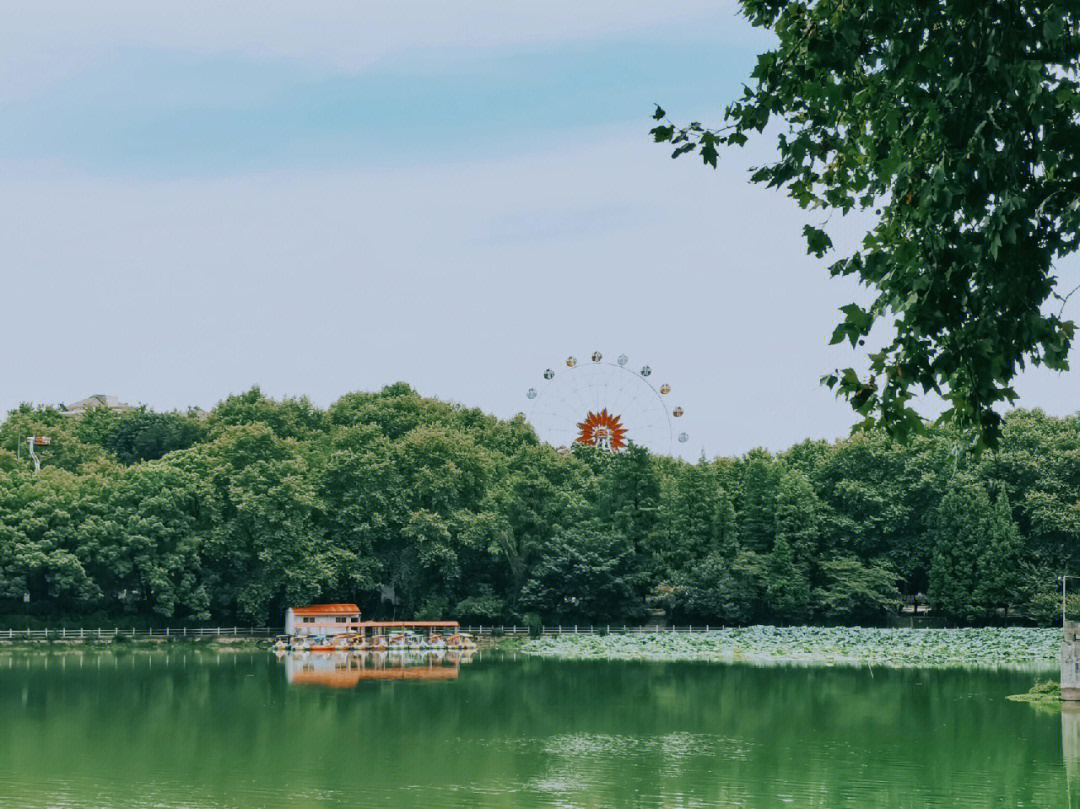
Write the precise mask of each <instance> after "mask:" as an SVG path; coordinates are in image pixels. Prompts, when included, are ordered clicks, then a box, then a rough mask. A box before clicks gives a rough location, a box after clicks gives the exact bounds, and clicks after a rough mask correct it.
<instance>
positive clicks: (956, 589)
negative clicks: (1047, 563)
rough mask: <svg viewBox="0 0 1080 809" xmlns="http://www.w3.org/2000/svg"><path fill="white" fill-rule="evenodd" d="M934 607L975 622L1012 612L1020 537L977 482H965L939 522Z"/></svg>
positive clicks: (1003, 508) (1001, 502)
mask: <svg viewBox="0 0 1080 809" xmlns="http://www.w3.org/2000/svg"><path fill="white" fill-rule="evenodd" d="M935 533H936V541H935V545H936V551H935V554H934V561H933V565H932V567H931V569H930V591H929V593H928V595H929V596H930V602H931V604H932V605H933V606H934V608H935V609H936V610H940V611H941V612H942V613H944V614H945V615H946V616H949V617H952V618H955V619H958V620H960V621H964V622H966V623H974V622H978V621H986V620H989V619H992V618H994V617H995V616H996V615H997V612H998V610H999V609H1002V610H1007V609H1008V607H1009V604H1010V602H1011V601H1012V599H1013V598H1014V597H1015V595H1016V593H1015V591H1016V589H1017V586H1018V584H1019V562H1020V559H1019V552H1020V537H1019V533H1018V532H1017V529H1016V525H1015V523H1013V521H1012V515H1011V514H1010V512H1009V505H1008V500H1007V499H1006V498H1005V496H1004V495H999V497H998V498H997V501H996V502H995V503H994V504H993V505H991V502H990V497H989V495H988V494H987V492H986V489H985V487H984V486H983V485H982V484H981V483H979V482H978V481H974V480H971V479H960V480H959V481H958V482H957V483H955V484H954V485H953V487H952V488H951V489H950V490H949V491H948V492H947V493H946V494H945V497H943V498H942V501H941V505H940V506H939V507H938V510H937V514H936V517H935Z"/></svg>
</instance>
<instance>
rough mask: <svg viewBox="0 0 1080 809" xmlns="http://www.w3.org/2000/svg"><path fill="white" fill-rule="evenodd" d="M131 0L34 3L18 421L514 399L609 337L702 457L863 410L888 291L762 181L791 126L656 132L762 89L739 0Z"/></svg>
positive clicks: (13, 172) (1063, 384) (14, 246)
mask: <svg viewBox="0 0 1080 809" xmlns="http://www.w3.org/2000/svg"><path fill="white" fill-rule="evenodd" d="M97 5H99V6H107V8H106V9H96V10H94V11H91V10H90V9H91V6H90V5H88V4H84V3H75V2H48V1H46V2H43V3H41V4H37V3H35V4H33V7H32V8H31V7H30V4H15V3H8V2H6V1H5V0H0V270H2V274H0V279H2V283H3V287H4V291H5V295H4V298H5V302H6V304H7V305H6V306H5V315H4V316H3V317H0V340H2V344H3V354H2V356H3V363H2V364H0V407H2V408H3V409H4V410H7V409H9V408H10V407H12V406H14V405H15V404H17V403H18V402H19V401H22V400H31V401H35V402H59V401H73V400H75V399H78V398H81V397H83V396H85V395H88V394H90V393H112V394H117V395H119V396H120V397H121V398H123V399H125V400H127V401H133V402H145V403H147V404H149V405H151V406H153V407H156V408H173V407H184V406H187V405H199V406H203V407H210V406H212V405H213V404H214V403H215V402H216V401H217V400H219V399H220V398H221V397H223V396H225V395H227V394H228V393H230V392H236V391H239V390H242V389H244V388H246V387H248V386H249V385H251V384H254V383H258V384H260V385H262V386H263V388H264V389H265V390H267V391H268V392H269V393H272V394H274V395H285V394H301V393H306V394H309V395H310V396H312V398H313V399H314V400H315V401H316V402H317V403H319V404H322V405H325V404H328V403H329V402H331V401H333V399H335V398H336V397H337V396H339V395H341V394H342V393H344V392H347V391H349V390H355V389H373V388H378V387H380V386H382V385H384V384H387V383H390V382H393V381H396V380H399V379H403V380H405V381H408V382H410V383H411V384H413V385H414V386H415V387H416V388H418V389H419V390H420V391H421V392H423V393H425V394H430V395H435V396H440V397H442V398H446V399H453V400H456V401H460V402H463V403H466V404H469V405H478V406H480V407H483V408H484V409H485V410H487V411H490V412H493V413H496V414H498V415H500V416H510V415H512V414H513V413H514V412H516V411H518V410H524V409H527V400H526V399H525V396H524V394H525V391H526V390H527V389H528V388H529V387H530V386H533V385H535V384H537V382H538V381H539V380H540V374H541V373H542V371H543V369H544V368H545V367H547V366H549V365H553V364H555V363H557V362H559V361H560V360H561V359H563V358H564V357H565V356H566V355H568V354H576V355H577V356H579V357H582V356H586V355H588V354H590V353H591V352H592V351H593V350H597V349H599V350H602V351H604V352H605V353H607V354H609V355H611V356H614V355H616V354H618V353H620V352H626V353H628V354H630V355H631V357H632V361H633V362H635V363H636V362H638V361H643V362H648V363H649V364H650V365H651V366H652V367H653V368H654V369H656V371H657V374H658V376H662V377H663V379H664V380H665V381H669V382H670V383H671V384H672V385H674V386H675V389H676V393H677V394H678V396H679V397H680V398H679V402H680V403H681V404H682V405H683V406H684V407H685V408H686V411H687V416H686V419H685V426H686V429H687V430H688V432H690V434H691V440H690V442H688V444H687V445H685V446H684V447H680V449H681V450H683V451H684V452H685V454H686V455H688V456H690V457H696V456H697V454H698V453H699V452H701V451H702V450H704V451H705V452H706V453H707V454H709V455H713V454H718V453H736V452H743V451H745V450H746V449H749V448H750V447H753V446H757V445H764V446H768V447H770V448H773V449H779V448H782V447H784V446H787V445H789V444H790V443H792V442H794V441H796V440H799V439H801V438H803V437H807V436H811V437H829V438H831V437H836V436H838V435H842V434H844V433H845V432H846V431H847V429H848V427H849V426H850V424H851V423H852V421H853V419H852V418H851V415H850V413H849V412H848V410H847V408H846V406H845V405H844V404H843V403H842V402H837V401H835V400H834V399H833V398H832V396H831V394H829V393H828V392H827V391H825V390H823V389H822V388H820V386H819V385H818V382H817V380H818V378H819V376H820V375H821V374H822V373H823V372H826V371H829V370H832V369H833V368H835V367H837V365H842V364H846V363H848V362H849V360H850V355H849V354H848V353H847V352H846V350H845V349H843V348H828V347H827V346H826V341H827V338H828V335H829V333H830V332H831V330H832V326H833V325H834V322H835V320H836V317H837V314H836V309H837V307H838V306H840V305H842V304H843V303H845V302H847V301H849V300H851V299H852V296H853V295H858V294H859V292H858V290H856V289H854V288H853V287H852V286H851V284H850V283H848V282H844V281H830V280H828V279H827V278H826V274H825V272H824V269H823V267H822V265H821V263H820V262H818V261H816V260H814V259H811V258H808V257H807V256H806V255H805V248H804V246H803V244H802V241H801V238H800V237H799V232H800V229H801V225H802V222H803V221H805V219H804V215H803V214H801V213H800V212H798V211H797V210H796V209H795V208H794V207H793V206H792V205H791V204H790V203H789V202H788V201H787V200H785V199H784V198H783V197H781V196H779V195H777V194H776V193H775V192H768V191H765V190H762V189H758V188H753V187H751V186H750V185H749V184H748V183H747V181H746V168H747V166H748V165H749V164H750V163H752V162H753V161H754V159H755V158H756V159H758V160H761V159H764V158H765V157H767V155H768V151H767V149H768V146H767V144H761V145H760V146H757V147H755V149H753V150H751V151H750V152H749V153H747V154H736V155H732V156H730V158H729V159H727V160H726V161H725V162H724V163H723V165H722V166H721V169H720V170H719V171H716V172H713V171H708V170H705V169H702V168H701V167H699V166H698V165H695V164H693V163H692V162H690V161H686V160H683V161H679V162H672V161H671V160H670V159H669V158H668V153H667V152H666V151H665V150H664V149H663V148H661V147H658V146H654V145H651V144H650V143H649V142H648V138H647V134H646V133H647V131H648V128H649V126H650V121H649V114H650V112H651V109H652V103H653V102H656V101H659V102H661V103H663V104H664V105H665V107H667V108H668V109H669V110H670V111H671V112H672V113H673V114H674V115H677V116H678V117H679V118H682V119H692V118H700V119H702V120H715V118H716V117H717V115H718V112H719V110H721V109H722V107H723V105H724V103H725V102H726V101H728V100H730V98H731V97H732V96H733V95H734V94H735V93H736V92H737V91H738V88H739V85H740V82H741V81H742V80H743V79H744V78H745V76H746V74H747V72H748V70H749V68H750V67H751V65H752V63H753V56H754V53H755V49H756V48H758V47H760V46H761V44H762V43H763V42H764V41H766V40H763V38H762V36H761V35H760V34H758V33H757V32H754V31H751V30H750V29H749V27H748V26H747V25H746V23H745V22H744V21H743V20H741V19H740V18H739V17H737V16H736V15H735V14H734V12H733V10H732V9H733V5H732V4H731V3H726V2H714V3H701V2H692V0H687V2H680V3H673V4H655V3H598V4H580V3H570V2H561V1H556V0H552V2H550V3H542V4H535V3H532V4H525V3H520V4H518V3H508V2H499V3H495V2H475V3H468V4H463V3H453V4H451V3H425V2H408V3H405V2H403V3H395V4H386V3H360V2H357V3H345V2H340V3H339V2H329V1H328V2H323V3H315V4H311V3H304V4H300V3H294V4H275V3H248V2H235V3H230V4H220V3H214V2H209V1H208V0H192V2H189V3H185V4H177V5H176V6H170V7H167V8H161V9H156V8H154V7H155V6H157V5H159V4H154V3H145V2H142V3H137V2H131V1H129V0H114V2H110V3H107V4H97ZM834 224H835V223H834ZM857 232H858V230H857V227H856V226H855V223H851V224H844V223H841V225H840V228H839V231H838V236H837V238H838V240H840V241H841V242H842V241H843V240H844V239H849V240H850V239H851V238H854V236H855V235H856V234H857ZM1074 274H1075V273H1074ZM1020 390H1021V392H1022V393H1024V394H1025V397H1026V398H1025V402H1024V403H1025V404H1029V405H1032V406H1034V405H1041V406H1044V407H1046V408H1047V409H1048V410H1050V411H1051V412H1072V411H1073V410H1075V409H1076V406H1077V396H1076V394H1077V392H1078V391H1077V385H1076V383H1075V377H1073V376H1055V375H1051V374H1047V373H1035V374H1031V375H1029V376H1028V378H1026V379H1025V380H1024V381H1023V382H1022V383H1021V385H1020Z"/></svg>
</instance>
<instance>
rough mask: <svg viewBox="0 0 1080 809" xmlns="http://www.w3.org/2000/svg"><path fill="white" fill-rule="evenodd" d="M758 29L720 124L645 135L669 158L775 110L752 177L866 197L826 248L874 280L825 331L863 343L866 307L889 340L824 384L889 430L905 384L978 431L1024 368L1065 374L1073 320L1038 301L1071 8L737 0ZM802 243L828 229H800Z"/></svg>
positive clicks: (1077, 188)
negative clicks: (766, 45)
mask: <svg viewBox="0 0 1080 809" xmlns="http://www.w3.org/2000/svg"><path fill="white" fill-rule="evenodd" d="M740 4H741V6H742V10H743V12H744V13H745V15H746V16H747V18H748V19H749V20H750V22H751V23H752V24H753V25H754V26H756V27H759V28H764V29H768V30H770V31H771V32H772V33H773V34H774V35H775V37H776V39H777V44H776V46H775V47H774V48H772V49H770V50H768V51H766V52H765V53H763V54H761V55H760V56H759V57H758V59H757V64H756V66H755V68H754V71H753V74H752V83H751V84H750V86H747V87H746V88H745V91H744V93H743V96H742V97H741V98H740V99H738V100H737V101H735V102H733V103H732V104H731V105H730V106H728V108H727V110H726V112H725V116H724V118H725V121H724V125H723V126H722V127H721V128H717V129H709V128H706V127H703V126H702V125H701V124H699V123H696V122H695V123H691V124H689V125H687V126H682V127H676V126H675V125H674V124H672V123H671V122H670V121H669V120H667V117H666V113H665V112H664V110H663V109H660V108H657V110H656V114H655V117H656V119H657V121H658V123H657V125H656V126H655V128H654V129H653V130H652V135H653V137H654V139H655V140H656V141H658V142H666V143H670V144H672V145H673V146H674V147H675V148H674V154H673V156H678V155H680V154H686V153H689V152H697V153H699V154H700V156H701V158H702V159H703V161H704V162H705V163H706V164H708V165H711V166H714V167H715V166H716V162H717V157H718V151H719V149H720V148H721V147H723V146H726V145H731V146H741V145H743V144H745V143H746V142H747V141H748V139H749V137H750V136H751V135H753V134H754V133H760V132H762V131H763V130H764V129H765V128H766V126H768V125H769V124H770V122H772V121H773V120H774V119H778V121H779V122H782V123H784V124H786V125H787V129H786V131H783V132H781V133H780V134H779V137H778V155H777V158H776V159H775V160H774V161H773V162H772V163H770V164H767V165H765V166H762V167H761V168H758V169H757V170H756V171H755V172H754V174H753V175H752V180H753V181H754V182H763V183H766V184H767V185H768V186H770V187H778V188H785V189H786V190H787V192H788V194H789V195H790V196H791V197H792V198H793V199H794V200H795V201H796V202H797V203H798V204H799V205H800V206H802V207H803V208H812V209H820V210H823V211H832V210H836V211H840V212H841V214H847V213H848V212H850V211H852V210H855V209H868V210H872V211H873V214H874V218H875V223H874V225H873V227H872V228H871V229H870V230H869V232H868V233H867V234H866V236H865V237H864V239H863V240H862V242H861V246H860V247H859V248H857V249H856V250H854V251H853V252H852V253H850V254H849V255H847V256H844V257H842V258H840V259H839V260H837V261H835V262H834V263H833V264H832V265H831V266H830V267H829V272H830V274H831V275H833V276H854V277H857V278H858V279H859V280H860V281H862V282H863V283H865V284H866V285H868V286H870V287H873V288H875V289H876V291H877V297H876V298H875V300H874V301H873V303H871V304H870V306H868V307H862V306H859V305H857V304H854V303H852V304H849V305H847V306H844V307H843V308H842V310H841V311H842V312H843V313H844V319H843V321H842V322H841V323H840V324H839V325H838V326H837V327H836V330H835V332H834V333H833V337H832V340H833V342H841V341H843V340H848V341H850V342H851V344H852V345H853V346H863V345H865V342H866V340H867V338H868V336H869V335H870V332H871V329H872V328H873V327H874V325H875V324H876V323H877V322H878V321H880V320H883V319H884V320H886V321H888V322H889V323H890V324H891V326H892V327H893V329H894V330H895V335H894V336H893V337H892V339H891V341H890V342H888V343H887V344H886V345H885V346H884V347H883V348H881V349H880V350H878V351H874V352H872V353H870V355H869V359H870V369H869V373H868V374H863V375H860V374H859V373H857V372H856V371H855V370H854V369H852V368H848V369H845V370H844V371H842V372H840V371H837V372H836V373H834V374H831V375H828V376H827V377H825V378H824V380H823V381H825V383H826V384H828V385H829V386H830V387H833V388H835V389H836V390H837V391H838V393H839V394H841V395H843V396H845V397H846V398H847V399H848V401H849V402H850V403H851V405H852V406H853V407H854V409H855V410H856V411H857V412H858V413H859V414H861V415H862V416H863V417H864V419H865V421H864V424H867V425H869V424H873V423H881V424H884V425H885V426H886V427H887V428H888V430H889V431H890V432H891V433H892V434H894V435H898V436H901V437H903V436H907V435H908V434H910V433H912V432H915V431H921V430H922V429H923V421H922V419H921V418H920V417H919V416H918V414H917V413H916V412H915V411H914V410H913V409H912V408H911V407H910V406H909V402H910V400H911V398H912V396H913V394H914V393H915V392H916V391H917V390H920V389H921V390H922V391H934V392H936V393H938V394H940V395H942V396H943V397H944V398H945V400H946V402H947V404H948V408H947V409H946V410H945V412H944V414H943V415H942V417H941V418H942V420H944V421H947V422H953V423H956V424H957V425H959V426H961V427H962V428H965V429H973V430H974V433H975V444H976V446H977V447H982V446H984V445H989V446H993V445H995V444H996V443H997V440H998V437H999V433H1000V426H1001V416H1000V415H999V413H998V412H997V411H996V410H995V409H994V408H995V406H997V405H999V404H1000V403H1002V402H1005V401H1008V402H1012V401H1013V400H1014V399H1015V398H1016V394H1015V392H1014V391H1013V389H1012V387H1011V384H1010V383H1011V381H1012V379H1013V378H1014V377H1015V375H1016V374H1017V372H1018V371H1019V370H1020V369H1022V368H1023V367H1024V365H1025V364H1026V363H1028V362H1031V363H1034V364H1040V363H1041V364H1045V365H1047V366H1048V367H1050V368H1053V369H1057V370H1064V369H1066V368H1067V367H1068V359H1067V357H1068V351H1069V348H1070V346H1071V343H1072V339H1073V334H1074V330H1075V326H1074V324H1073V322H1072V321H1066V320H1062V318H1061V312H1060V311H1054V309H1052V308H1051V307H1049V306H1048V305H1047V304H1048V303H1049V301H1050V299H1051V298H1057V299H1058V300H1061V301H1064V300H1065V299H1066V298H1067V295H1064V296H1063V295H1061V294H1060V293H1059V292H1057V291H1056V278H1055V275H1054V267H1055V262H1057V261H1059V260H1060V259H1062V258H1063V257H1065V256H1067V255H1069V254H1070V253H1072V252H1073V251H1075V250H1076V249H1077V246H1078V244H1080V241H1078V237H1077V232H1078V230H1080V115H1078V114H1077V111H1078V110H1080V84H1078V82H1077V74H1078V69H1080V7H1078V6H1077V4H1076V3H1075V2H1062V3H1027V4H1024V3H1016V2H1005V0H983V1H982V2H972V1H971V0H943V1H942V2H933V3H931V2H924V1H920V2H912V0H740ZM804 233H805V236H806V239H807V247H808V252H810V253H813V254H814V255H816V256H818V257H822V256H824V255H825V254H826V253H827V252H828V251H829V250H830V249H831V248H832V241H831V239H830V237H829V236H828V235H827V233H825V231H824V230H822V229H820V228H817V227H813V226H811V225H806V226H805V228H804Z"/></svg>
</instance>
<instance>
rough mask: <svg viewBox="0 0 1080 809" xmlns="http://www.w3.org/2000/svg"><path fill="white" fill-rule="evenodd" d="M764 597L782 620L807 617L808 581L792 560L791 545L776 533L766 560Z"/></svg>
mask: <svg viewBox="0 0 1080 809" xmlns="http://www.w3.org/2000/svg"><path fill="white" fill-rule="evenodd" d="M766 574H767V576H768V580H767V582H766V584H765V598H766V602H767V604H768V607H769V610H770V611H771V612H772V614H773V616H774V617H775V618H776V619H777V620H778V621H781V622H783V623H789V622H792V621H797V620H799V619H803V620H806V618H807V613H808V608H809V606H810V581H809V579H808V578H807V575H806V572H805V571H804V570H803V569H802V568H801V567H800V566H799V565H797V564H796V563H795V557H794V554H793V553H792V552H791V546H790V545H789V544H788V542H787V540H786V539H784V538H783V537H777V539H776V542H775V543H774V544H773V549H772V553H770V554H769V557H768V561H767V563H766Z"/></svg>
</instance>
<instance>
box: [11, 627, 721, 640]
mask: <svg viewBox="0 0 1080 809" xmlns="http://www.w3.org/2000/svg"><path fill="white" fill-rule="evenodd" d="M719 629H724V627H723V626H718V625H708V624H705V625H702V624H695V625H690V626H660V625H659V624H653V625H649V626H629V625H626V624H590V625H588V626H586V625H584V624H551V625H544V626H541V627H540V628H539V630H538V631H539V634H541V635H608V634H611V635H615V634H627V635H643V634H653V633H660V632H680V633H689V632H711V631H714V630H719ZM282 631H283V630H282V628H281V627H276V626H216V627H213V626H212V627H207V626H198V627H179V628H177V627H165V628H161V629H118V628H116V627H110V628H108V629H103V628H95V629H66V628H61V629H0V640H94V639H97V638H103V639H104V638H115V637H124V638H207V637H219V638H272V637H274V636H276V635H280V634H282ZM461 631H462V632H468V633H470V634H472V635H495V636H500V635H503V636H507V637H515V636H519V637H520V636H526V635H529V634H530V629H529V627H527V626H515V625H504V624H482V625H480V626H462V627H461Z"/></svg>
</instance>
